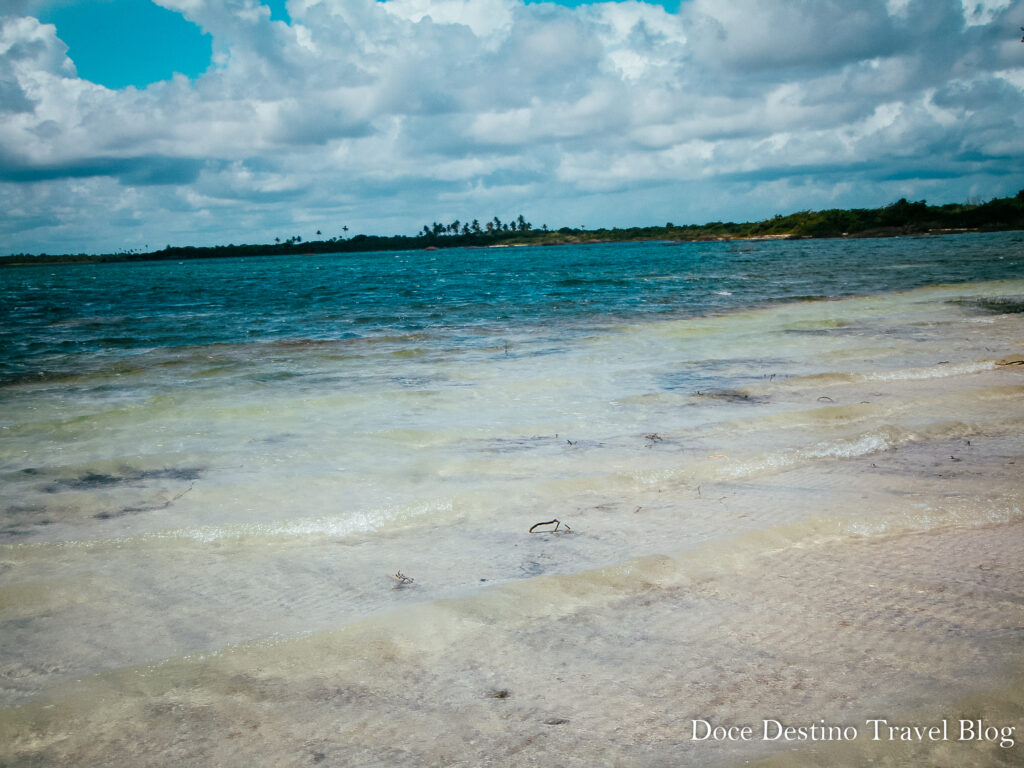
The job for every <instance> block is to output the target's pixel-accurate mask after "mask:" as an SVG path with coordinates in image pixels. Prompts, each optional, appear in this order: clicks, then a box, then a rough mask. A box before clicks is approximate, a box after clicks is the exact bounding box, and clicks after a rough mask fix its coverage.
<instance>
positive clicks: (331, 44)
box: [0, 0, 1024, 252]
mask: <svg viewBox="0 0 1024 768" xmlns="http://www.w3.org/2000/svg"><path fill="white" fill-rule="evenodd" d="M158 2H159V4H160V5H163V6H165V7H167V8H170V9H172V10H175V11H177V12H180V13H182V14H184V15H185V16H186V17H187V18H189V19H190V20H192V21H194V22H195V23H196V24H198V25H199V26H200V27H201V28H202V29H203V30H204V31H206V32H209V33H210V34H211V35H212V36H213V41H214V43H213V44H214V53H215V60H214V65H213V66H212V67H211V69H210V70H209V71H207V72H206V73H205V74H204V75H202V76H200V77H198V78H196V79H195V80H189V79H187V78H184V77H181V76H178V77H176V78H175V79H173V80H170V81H166V82H161V83H155V84H153V85H150V86H149V87H147V88H145V89H141V90H140V89H134V88H128V89H124V90H110V89H107V88H104V87H102V86H100V85H96V84H93V83H89V82H87V81H84V80H81V79H79V78H78V77H77V75H76V73H75V70H74V65H73V63H72V62H71V61H70V60H69V59H68V57H67V51H66V48H65V46H64V45H63V43H62V42H61V41H60V39H59V30H55V29H54V28H53V27H52V26H47V25H42V24H39V23H38V22H37V21H36V20H35V19H34V18H32V17H30V16H21V15H16V14H14V13H8V14H7V15H6V16H3V17H0V201H3V202H6V203H7V207H6V210H7V212H8V215H7V221H6V222H5V224H4V226H3V234H4V238H5V242H6V243H8V246H7V248H8V250H11V251H19V250H48V251H51V252H52V251H54V250H71V251H78V250H98V249H99V250H103V249H114V248H120V247H123V246H125V245H128V244H131V245H132V246H134V245H136V244H138V246H140V247H141V245H143V244H144V243H149V244H153V242H154V241H155V242H157V243H160V245H162V244H164V243H165V242H168V241H169V242H177V243H184V242H192V241H194V242H207V243H217V242H258V241H267V240H272V239H273V237H274V236H278V235H282V236H290V235H291V234H295V233H296V232H295V230H296V229H297V228H299V227H305V226H311V227H312V230H313V231H315V229H323V230H324V231H325V232H329V231H333V229H334V227H335V225H337V227H338V228H340V225H341V224H345V225H347V226H349V227H350V228H351V229H352V230H353V231H359V230H362V231H368V232H393V231H398V232H407V233H412V232H414V231H416V230H417V229H418V228H419V226H420V225H421V224H422V223H423V222H424V221H431V220H434V219H438V218H445V217H448V218H456V217H458V218H463V219H465V218H467V217H469V218H472V217H474V216H476V217H480V218H485V217H489V216H491V215H493V214H495V213H497V214H499V215H501V216H502V217H507V216H509V215H510V214H514V213H519V212H520V211H522V212H523V213H525V214H526V215H527V218H529V219H531V220H533V221H535V223H540V222H544V223H547V224H549V225H550V226H560V225H561V224H562V223H571V224H578V223H579V221H578V220H579V219H581V218H582V219H583V220H585V221H587V222H588V223H589V224H592V225H595V226H596V225H599V224H602V223H607V224H609V225H628V224H634V223H636V224H644V223H662V222H664V221H665V220H669V219H671V220H673V221H675V222H677V223H680V222H684V221H699V220H703V219H702V217H705V216H707V217H709V218H716V219H721V218H733V219H740V218H751V217H757V216H762V215H772V214H774V213H778V212H780V211H779V210H778V207H779V206H780V205H781V204H782V203H783V202H788V201H791V204H792V205H795V206H798V207H801V208H807V207H821V206H824V205H832V204H850V205H873V204H880V203H884V202H887V201H888V197H889V196H890V195H891V194H892V192H893V191H894V189H895V187H894V186H893V185H894V184H896V183H897V182H898V184H899V185H900V189H905V188H907V187H910V188H915V189H920V190H922V191H928V192H929V193H930V194H944V195H962V194H964V190H966V189H967V188H968V187H970V186H973V185H977V184H979V183H985V181H986V179H987V180H988V183H990V185H991V193H992V194H998V193H1006V192H1009V191H1014V192H1015V191H1016V190H1015V189H1014V190H1010V189H1009V188H1004V187H1007V185H1012V184H1013V183H1014V178H1013V176H1012V175H1011V176H1009V177H1008V176H1007V173H1006V172H1007V170H1010V171H1011V172H1013V171H1016V173H1017V174H1018V177H1019V173H1020V171H1021V170H1024V168H1022V165H1024V163H1022V162H1021V150H1020V148H1019V146H1018V145H1019V136H1020V135H1021V131H1022V129H1024V108H1022V100H1021V98H1020V95H1021V88H1022V82H1024V78H1022V77H1021V75H1020V72H1021V50H1022V47H1021V46H1020V45H1019V43H1016V41H1015V40H1012V41H1011V40H1004V39H1003V37H1005V34H1006V29H1007V28H1010V29H1011V31H1012V30H1015V29H1016V27H1015V26H1012V24H1014V23H1017V19H1018V18H1019V16H1020V13H1021V11H1020V7H1019V6H1018V5H1010V4H1008V3H1001V2H998V1H997V0H993V1H992V2H988V3H984V4H981V5H977V4H970V5H969V6H968V5H967V4H966V3H961V2H960V0H934V1H933V2H927V3H925V2H923V0H905V1H900V2H896V1H895V0H889V2H886V1H885V0H873V1H869V2H864V3H859V4H857V5H856V6H854V7H852V8H851V6H850V5H849V4H848V3H841V2H839V0H776V1H775V2H770V3H766V2H755V0H736V2H731V3H728V4H725V3H720V2H716V1H715V0H692V2H688V3H684V4H683V5H682V6H681V10H680V12H679V13H678V14H670V13H667V12H666V11H665V10H664V8H662V7H661V6H658V5H653V4H648V3H643V2H635V1H633V0H628V1H627V2H605V3H597V4H593V5H587V6H581V7H579V8H575V9H568V8H564V7H561V6H556V5H553V4H532V5H523V4H522V3H521V2H519V0H388V2H386V3H380V2H377V0H290V2H289V6H288V7H289V14H290V17H291V24H290V25H289V24H285V23H284V22H280V21H271V20H270V14H269V10H268V9H267V8H265V7H264V6H262V5H261V4H260V3H258V2H256V0H158ZM30 9H31V5H27V4H23V5H22V7H21V10H20V11H19V12H25V13H27V12H29V11H30ZM1021 23H1024V20H1021ZM1011 42H1012V43H1014V44H1015V45H1016V46H1017V47H1016V48H1014V47H1013V46H1012V45H1010V43H1011ZM986 174H987V175H986ZM936 179H942V181H941V182H940V181H936ZM915 185H916V186H915ZM1000 185H1002V186H1000ZM716 205H717V206H719V207H717V208H714V207H713V206H716ZM627 217H629V218H627ZM637 217H641V218H639V219H638V218H637ZM301 234H303V236H304V237H309V236H311V235H312V232H301Z"/></svg>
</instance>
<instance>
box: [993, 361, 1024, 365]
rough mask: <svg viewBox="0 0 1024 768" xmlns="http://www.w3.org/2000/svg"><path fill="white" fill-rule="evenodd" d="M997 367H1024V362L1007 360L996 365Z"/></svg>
mask: <svg viewBox="0 0 1024 768" xmlns="http://www.w3.org/2000/svg"><path fill="white" fill-rule="evenodd" d="M996 365H1024V360H1007V361H1006V362H1003V363H996Z"/></svg>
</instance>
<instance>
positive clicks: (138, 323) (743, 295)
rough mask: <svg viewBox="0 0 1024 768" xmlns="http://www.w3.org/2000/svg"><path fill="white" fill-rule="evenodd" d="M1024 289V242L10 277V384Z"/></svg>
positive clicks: (543, 251) (296, 260)
mask: <svg viewBox="0 0 1024 768" xmlns="http://www.w3.org/2000/svg"><path fill="white" fill-rule="evenodd" d="M1021 277H1024V233H1020V232H1009V233H993V234H966V235H958V236H943V237H908V238H893V239H864V240H806V241H744V242H732V243H728V242H721V243H628V244H623V243H617V244H601V245H588V246H560V247H543V248H497V249H457V250H438V251H404V252H393V253H372V254H327V255H306V256H297V255H296V256H275V257H257V258H244V259H243V258H237V259H207V260H192V261H181V262H177V261H175V262H136V263H114V264H95V265H73V266H40V267H16V268H8V269H4V270H2V271H0V349H2V352H0V381H4V382H8V383H9V382H12V381H21V380H26V379H28V380H39V378H40V377H43V378H45V377H48V376H52V375H63V374H68V373H74V372H76V371H77V370H80V369H81V368H82V367H88V366H90V365H94V364H96V356H97V355H99V356H100V357H101V358H103V359H106V360H107V361H108V362H109V359H110V358H115V359H117V358H119V357H122V358H123V357H127V356H131V355H133V354H136V353H138V352H141V351H149V350H153V349H154V348H173V347H192V346H201V345H209V344H246V343H253V342H255V343H266V342H300V343H304V342H309V341H319V340H338V339H358V338H375V337H389V336H395V335H397V336H406V335H408V334H425V335H426V336H428V337H431V338H438V339H442V340H448V341H449V342H450V343H454V344H459V345H462V346H470V347H471V346H473V345H474V344H480V345H486V344H493V343H494V338H495V336H500V335H502V334H506V335H507V334H512V333H522V332H537V331H538V330H541V331H542V334H543V332H544V331H545V329H546V330H548V331H551V332H553V333H555V334H566V333H568V334H570V335H573V334H576V333H589V332H594V331H595V330H598V329H600V328H603V327H607V326H609V325H614V324H617V323H622V322H637V321H642V320H643V319H645V318H650V319H664V318H670V317H681V316H688V315H699V314H707V313H721V312H728V311H732V310H737V309H742V308H747V307H752V306H760V305H765V304H771V303H780V302H789V301H800V300H807V299H815V298H835V297H841V296H850V295H857V294H871V293H883V292H890V291H899V290H907V289H911V288H917V287H921V286H925V285H934V284H942V283H959V282H973V281H987V280H998V279H1010V278H1021Z"/></svg>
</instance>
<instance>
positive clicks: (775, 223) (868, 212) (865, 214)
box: [0, 190, 1024, 267]
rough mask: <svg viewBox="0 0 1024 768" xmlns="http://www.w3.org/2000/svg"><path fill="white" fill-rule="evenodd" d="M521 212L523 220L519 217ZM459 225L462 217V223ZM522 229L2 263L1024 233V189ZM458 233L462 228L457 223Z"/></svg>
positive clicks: (33, 257) (2, 263)
mask: <svg viewBox="0 0 1024 768" xmlns="http://www.w3.org/2000/svg"><path fill="white" fill-rule="evenodd" d="M521 219H522V217H520V220H521ZM457 223H458V222H456V224H457ZM523 224H524V225H525V226H524V227H523V228H522V229H519V230H516V229H514V228H513V229H510V230H501V229H497V230H495V231H490V230H488V231H486V232H483V231H474V232H470V231H468V230H467V229H464V230H463V232H462V233H461V234H459V233H457V231H456V232H453V233H452V234H447V233H445V232H444V231H443V228H442V231H440V232H438V231H434V232H430V231H427V228H426V227H425V228H424V231H423V232H421V233H420V234H417V235H415V236H407V235H393V236H383V235H356V236H354V237H351V238H332V239H329V240H314V241H308V242H302V241H301V240H299V239H297V238H296V239H293V240H291V241H287V242H283V243H267V244H253V245H234V244H231V245H217V246H175V247H172V246H167V247H166V248H164V249H162V250H159V251H149V252H145V253H142V252H131V251H122V252H117V253H102V254H85V253H77V254H46V253H41V254H26V253H21V254H14V255H10V256H2V257H0V267H19V266H40V265H61V264H102V263H111V262H130V261H184V260H189V259H211V258H238V257H258V256H282V255H296V256H311V255H315V254H323V253H367V252H375V251H416V250H439V249H442V248H445V249H447V248H513V247H523V246H542V245H549V246H554V245H593V244H598V243H621V242H659V241H660V242H726V241H765V240H809V239H825V238H871V237H905V236H920V235H958V234H965V233H970V232H1006V231H1017V230H1024V190H1021V191H1020V192H1018V193H1017V195H1016V196H1015V197H1006V198H996V199H994V200H991V201H989V202H987V203H982V204H978V205H974V204H963V205H959V204H952V205H942V206H930V205H927V204H926V203H925V202H924V201H923V200H922V201H919V202H914V203H912V202H908V201H907V200H906V199H901V200H899V201H897V202H896V203H893V204H892V205H889V206H885V207H883V208H874V209H831V210H825V211H801V212H798V213H792V214H789V215H788V216H781V215H779V216H775V217H773V218H771V219H765V220H763V221H757V222H744V223H735V222H720V221H716V222H709V223H707V224H688V225H682V226H676V225H675V224H672V223H671V222H669V223H667V224H665V225H664V226H656V227H628V228H624V229H623V228H618V227H616V228H613V229H606V228H600V229H589V230H588V229H582V228H580V229H572V228H570V227H563V228H561V229H557V230H548V229H546V228H543V229H533V228H532V227H531V226H530V225H528V224H525V222H523ZM456 230H457V227H456Z"/></svg>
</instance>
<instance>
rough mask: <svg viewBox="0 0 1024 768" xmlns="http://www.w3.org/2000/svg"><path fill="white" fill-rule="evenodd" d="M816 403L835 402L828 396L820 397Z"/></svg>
mask: <svg viewBox="0 0 1024 768" xmlns="http://www.w3.org/2000/svg"><path fill="white" fill-rule="evenodd" d="M818 402H819V403H834V402H835V400H833V399H832V398H831V397H829V396H828V395H822V396H821V397H819V398H818Z"/></svg>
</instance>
